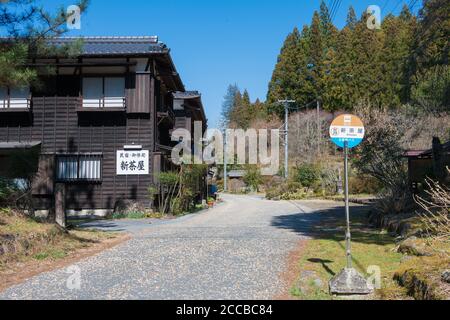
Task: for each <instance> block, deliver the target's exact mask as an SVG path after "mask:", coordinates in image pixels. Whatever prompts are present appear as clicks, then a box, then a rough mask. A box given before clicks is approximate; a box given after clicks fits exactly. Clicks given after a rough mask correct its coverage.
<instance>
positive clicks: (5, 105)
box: [0, 98, 31, 109]
mask: <svg viewBox="0 0 450 320" xmlns="http://www.w3.org/2000/svg"><path fill="white" fill-rule="evenodd" d="M30 106H31V99H23V98H10V99H2V100H0V109H30Z"/></svg>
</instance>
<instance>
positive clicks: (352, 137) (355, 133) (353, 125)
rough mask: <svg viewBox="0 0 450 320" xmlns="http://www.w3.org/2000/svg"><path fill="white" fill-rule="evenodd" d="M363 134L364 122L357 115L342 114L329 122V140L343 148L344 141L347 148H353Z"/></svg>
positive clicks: (362, 137)
mask: <svg viewBox="0 0 450 320" xmlns="http://www.w3.org/2000/svg"><path fill="white" fill-rule="evenodd" d="M364 135H365V129H364V124H363V122H362V121H361V119H359V118H358V117H357V116H354V115H351V114H344V115H341V116H339V117H337V118H336V119H334V121H333V122H332V123H331V126H330V137H331V141H333V143H334V144H335V145H337V146H338V147H341V148H344V147H345V142H347V143H348V145H347V146H348V148H354V147H356V146H357V145H359V144H360V143H361V142H362V141H363V139H364Z"/></svg>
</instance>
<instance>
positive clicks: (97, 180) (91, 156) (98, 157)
mask: <svg viewBox="0 0 450 320" xmlns="http://www.w3.org/2000/svg"><path fill="white" fill-rule="evenodd" d="M64 158H66V159H69V158H76V173H77V177H76V178H60V177H59V163H60V159H64ZM82 158H87V159H92V160H98V161H100V165H99V177H98V178H80V176H81V165H80V164H81V160H82ZM55 180H56V182H59V183H101V182H102V181H103V154H100V153H79V154H57V155H56V156H55Z"/></svg>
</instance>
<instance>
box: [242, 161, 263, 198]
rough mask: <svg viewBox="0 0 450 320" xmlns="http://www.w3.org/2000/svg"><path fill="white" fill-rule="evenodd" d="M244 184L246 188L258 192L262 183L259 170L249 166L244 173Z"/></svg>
mask: <svg viewBox="0 0 450 320" xmlns="http://www.w3.org/2000/svg"><path fill="white" fill-rule="evenodd" d="M244 182H245V184H246V185H247V186H248V187H250V188H252V189H253V190H255V191H256V192H259V186H260V185H261V184H262V183H263V182H264V181H263V177H262V175H261V171H260V170H259V168H258V167H256V166H250V167H249V168H248V169H247V171H246V172H245V175H244Z"/></svg>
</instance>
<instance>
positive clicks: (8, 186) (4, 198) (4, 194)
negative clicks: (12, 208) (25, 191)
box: [0, 178, 17, 205]
mask: <svg viewBox="0 0 450 320" xmlns="http://www.w3.org/2000/svg"><path fill="white" fill-rule="evenodd" d="M15 192H17V186H16V185H15V184H14V183H13V182H12V181H11V180H9V179H4V178H0V205H9V204H10V203H9V202H10V200H11V199H10V198H11V196H12V195H13V194H14V193H15Z"/></svg>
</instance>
